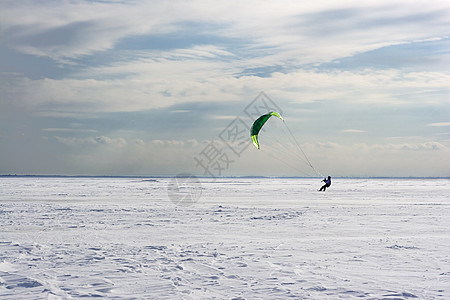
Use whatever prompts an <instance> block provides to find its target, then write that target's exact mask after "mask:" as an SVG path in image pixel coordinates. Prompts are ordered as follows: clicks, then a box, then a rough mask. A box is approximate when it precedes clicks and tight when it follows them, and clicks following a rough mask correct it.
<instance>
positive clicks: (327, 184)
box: [319, 176, 331, 192]
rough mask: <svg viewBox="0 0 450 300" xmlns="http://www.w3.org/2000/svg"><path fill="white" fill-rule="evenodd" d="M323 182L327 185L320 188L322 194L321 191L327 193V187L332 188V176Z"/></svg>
mask: <svg viewBox="0 0 450 300" xmlns="http://www.w3.org/2000/svg"><path fill="white" fill-rule="evenodd" d="M322 181H323V182H325V184H324V185H323V186H322V187H321V188H320V190H319V191H320V192H321V191H324V192H325V190H326V189H327V187H330V185H331V176H328V178H324V179H323V180H322Z"/></svg>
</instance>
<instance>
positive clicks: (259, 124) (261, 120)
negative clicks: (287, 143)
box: [250, 111, 284, 149]
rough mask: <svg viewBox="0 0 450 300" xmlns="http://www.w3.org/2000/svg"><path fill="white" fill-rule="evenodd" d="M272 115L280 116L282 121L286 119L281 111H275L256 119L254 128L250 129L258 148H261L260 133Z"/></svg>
mask: <svg viewBox="0 0 450 300" xmlns="http://www.w3.org/2000/svg"><path fill="white" fill-rule="evenodd" d="M272 116H275V117H278V118H280V119H281V120H282V121H284V119H283V117H282V116H281V115H280V114H279V113H277V112H274V111H273V112H270V113H268V114H265V115H262V116H261V117H259V118H258V119H256V120H255V122H253V125H252V128H251V129H250V136H251V138H252V141H253V144H254V145H255V147H256V148H258V149H259V142H258V133H259V131H260V130H261V128H262V127H263V126H264V124H265V123H266V122H267V120H269V119H270V117H272Z"/></svg>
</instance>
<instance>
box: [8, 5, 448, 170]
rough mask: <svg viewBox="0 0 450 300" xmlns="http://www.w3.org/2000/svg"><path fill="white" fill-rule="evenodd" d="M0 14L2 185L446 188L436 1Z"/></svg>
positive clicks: (444, 79)
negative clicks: (64, 180)
mask: <svg viewBox="0 0 450 300" xmlns="http://www.w3.org/2000/svg"><path fill="white" fill-rule="evenodd" d="M0 3H1V4H0V5H1V7H0V30H1V36H0V71H1V80H0V97H1V98H0V174H66V175H76V174H78V175H174V174H178V173H182V172H188V173H194V174H196V175H211V176H232V175H282V176H283V175H284V176H296V175H298V176H305V175H313V176H317V175H318V174H321V175H328V174H330V175H332V176H450V166H449V161H450V97H449V95H450V93H449V90H450V54H449V52H450V37H449V34H450V31H449V28H450V18H449V15H450V2H449V1H446V0H443V1H435V0H428V1H392V0H389V1H385V0H377V1H334V0H333V1H242V0H241V1H4V0H1V1H0ZM261 92H262V93H261ZM275 109H276V110H279V111H280V112H281V113H282V115H283V116H284V118H285V119H286V125H288V128H289V129H290V130H291V132H292V133H293V135H294V136H295V138H296V140H297V141H298V143H299V145H300V147H301V150H303V151H304V152H305V154H306V156H307V158H308V159H309V161H310V163H311V165H312V166H313V167H314V169H315V170H314V169H312V168H311V166H310V165H309V164H308V163H305V159H303V161H301V160H302V153H301V150H300V148H298V147H296V145H295V141H293V140H292V139H290V140H286V141H284V140H283V139H284V138H286V136H288V134H287V133H286V128H285V127H283V126H282V125H281V124H282V122H281V121H280V120H275V119H271V120H269V122H268V123H267V124H266V127H267V128H268V129H270V130H273V132H272V134H273V135H275V136H276V137H280V139H279V140H275V139H273V138H269V135H268V134H269V133H270V132H269V131H270V130H267V132H262V133H261V135H260V139H261V140H260V141H261V144H262V146H261V149H260V150H257V149H256V148H255V147H254V146H253V145H250V144H249V142H250V137H249V136H250V134H249V128H250V126H251V123H252V121H253V119H254V118H255V117H256V115H257V113H265V112H267V110H275ZM258 110H259V111H258ZM277 121H279V122H277ZM269 127H270V128H269ZM283 131H284V133H283ZM283 134H285V136H283ZM280 143H281V144H283V145H282V146H280ZM278 146H280V147H284V148H283V149H281V148H280V152H277V147H278ZM269 148H270V149H269ZM291 154H292V155H295V154H301V155H300V157H299V158H298V161H295V160H294V159H292V158H290V155H291ZM316 171H317V172H316Z"/></svg>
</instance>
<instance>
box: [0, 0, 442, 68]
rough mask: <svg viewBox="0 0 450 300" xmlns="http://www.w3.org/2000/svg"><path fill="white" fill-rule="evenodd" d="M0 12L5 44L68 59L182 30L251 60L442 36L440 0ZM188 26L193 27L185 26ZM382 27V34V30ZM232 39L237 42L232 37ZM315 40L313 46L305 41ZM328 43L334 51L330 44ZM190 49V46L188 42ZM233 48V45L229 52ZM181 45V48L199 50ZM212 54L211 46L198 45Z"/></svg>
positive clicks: (323, 56) (56, 6)
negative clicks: (226, 44)
mask: <svg viewBox="0 0 450 300" xmlns="http://www.w3.org/2000/svg"><path fill="white" fill-rule="evenodd" d="M3 6H4V7H3V9H2V10H3V11H4V12H3V13H2V17H1V18H0V20H1V21H0V22H1V28H2V31H3V33H4V34H3V35H4V36H5V37H6V38H7V40H8V43H9V44H10V46H12V47H15V48H16V49H18V50H20V51H22V52H24V53H28V54H33V55H37V56H47V57H51V58H53V59H55V60H66V61H67V60H70V59H73V58H77V57H81V56H85V55H92V54H93V53H95V52H99V51H106V50H110V49H113V48H114V47H115V46H116V45H117V44H118V43H119V41H121V40H124V39H126V38H129V37H136V36H141V37H146V36H147V37H148V36H158V35H162V34H164V35H171V34H178V33H181V34H186V32H188V33H189V34H191V35H193V34H195V35H196V36H209V37H217V38H222V39H230V40H233V41H234V43H235V47H237V48H235V49H234V50H232V51H228V50H223V51H222V52H221V53H217V52H216V53H215V54H214V55H218V54H219V55H227V56H228V55H231V54H233V55H235V54H238V53H240V54H241V55H242V56H247V55H248V54H251V55H250V56H252V57H257V58H254V59H252V60H253V62H257V64H258V65H261V64H273V63H275V62H280V61H283V62H284V63H286V60H291V61H292V60H294V61H296V62H297V63H301V64H304V63H317V62H323V61H331V60H333V59H336V58H340V57H347V56H350V55H354V54H356V53H361V52H365V51H369V50H373V49H376V48H380V47H385V46H388V45H395V44H399V43H408V42H411V41H415V40H424V39H430V38H439V37H442V36H447V32H448V31H447V28H448V25H449V24H448V19H447V17H446V14H445V11H446V10H448V8H449V5H448V2H446V1H433V2H431V3H428V5H427V6H426V7H423V5H419V4H415V3H410V1H398V2H395V3H392V2H391V1H377V2H371V3H367V2H364V3H361V2H357V1H339V3H336V2H334V1H320V2H314V3H308V5H305V4H304V3H302V2H292V1H280V2H273V1H258V2H254V1H244V2H243V1H239V2H235V1H230V2H225V3H220V4H219V3H214V5H211V3H208V2H207V1H206V2H205V1H203V0H199V1H190V2H189V3H187V2H185V1H170V2H162V1H151V2H146V1H134V2H126V3H123V2H109V3H108V2H87V1H78V2H54V1H40V2H39V3H36V2H34V1H20V2H16V1H10V2H7V3H6V4H4V5H3ZM190 27H191V28H193V30H192V31H189V30H187V29H186V28H190ZM386 32H389V36H386V34H385V33H386ZM236 42H238V43H236ZM311 45H314V47H311ZM330 45H332V48H333V51H329V48H330ZM193 49H195V48H193ZM191 51H192V50H191ZM235 51H236V53H234V52H235ZM202 52H203V51H202V50H201V49H197V50H196V51H195V53H192V52H191V53H190V52H184V53H183V52H181V53H180V54H181V55H188V56H189V55H191V54H194V55H199V54H200V55H201V53H202ZM204 54H205V55H206V57H211V55H212V53H211V52H210V51H206V52H204Z"/></svg>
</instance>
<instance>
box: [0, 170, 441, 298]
mask: <svg viewBox="0 0 450 300" xmlns="http://www.w3.org/2000/svg"><path fill="white" fill-rule="evenodd" d="M169 183H170V178H148V179H144V178H76V177H75V178H64V177H62V178H58V177H56V178H45V177H3V178H0V226H1V231H0V298H1V299H78V298H83V297H107V298H108V299H124V298H126V299H142V298H144V299H286V298H292V299H450V288H449V287H450V251H449V250H450V231H449V228H450V217H449V216H450V181H449V180H448V179H339V178H336V179H334V180H333V185H332V186H331V187H330V188H329V189H328V190H327V191H326V192H318V191H317V189H318V188H319V187H320V185H321V182H320V179H293V178H232V179H230V178H228V179H217V180H213V179H202V180H201V186H202V193H201V198H200V199H198V201H197V202H196V203H195V205H191V206H180V205H175V204H174V203H173V202H172V201H170V199H169V197H168V193H167V187H168V185H169Z"/></svg>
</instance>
